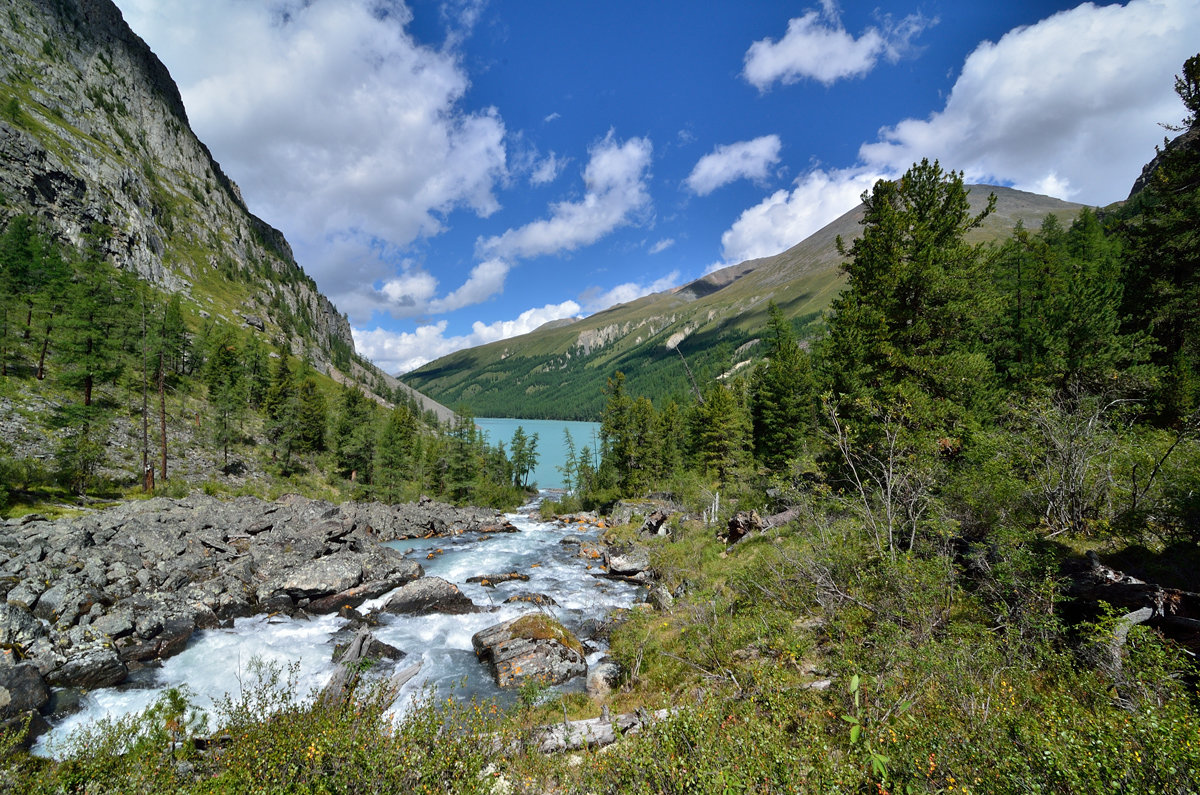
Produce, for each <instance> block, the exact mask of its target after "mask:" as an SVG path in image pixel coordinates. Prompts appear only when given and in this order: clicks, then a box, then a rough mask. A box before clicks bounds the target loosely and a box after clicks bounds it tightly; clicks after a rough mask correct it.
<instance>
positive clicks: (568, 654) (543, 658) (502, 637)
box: [471, 613, 587, 687]
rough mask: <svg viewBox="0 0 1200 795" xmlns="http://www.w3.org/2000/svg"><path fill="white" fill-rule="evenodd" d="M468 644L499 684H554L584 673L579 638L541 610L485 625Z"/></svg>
mask: <svg viewBox="0 0 1200 795" xmlns="http://www.w3.org/2000/svg"><path fill="white" fill-rule="evenodd" d="M471 645H472V646H474V647H475V656H476V657H478V658H479V659H480V660H482V661H483V662H485V663H487V664H488V666H489V667H490V668H491V670H492V675H493V676H494V677H495V679H496V684H497V685H499V686H500V687H519V686H521V685H522V684H524V683H525V682H527V681H530V680H532V681H534V682H538V683H539V684H543V685H557V684H561V683H563V682H565V681H567V680H568V679H572V678H574V677H576V676H582V675H583V674H586V673H587V662H586V661H585V660H584V658H583V647H582V646H581V645H580V643H579V639H578V638H576V637H575V636H574V635H572V634H571V632H570V631H569V630H567V629H566V628H565V627H563V625H562V624H559V623H558V622H557V621H555V620H554V619H552V618H550V617H549V616H546V615H544V614H542V613H529V614H527V615H524V616H521V617H519V618H514V619H512V620H511V621H505V622H503V623H501V624H497V625H495V626H492V627H488V628H487V629H485V630H482V631H480V632H477V633H475V635H474V636H473V637H472V638H471Z"/></svg>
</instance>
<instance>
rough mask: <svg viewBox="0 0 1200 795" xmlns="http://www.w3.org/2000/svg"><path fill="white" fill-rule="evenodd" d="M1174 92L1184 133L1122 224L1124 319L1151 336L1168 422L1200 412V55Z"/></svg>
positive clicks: (1163, 152) (1166, 150) (1161, 407)
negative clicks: (1181, 106) (1183, 114)
mask: <svg viewBox="0 0 1200 795" xmlns="http://www.w3.org/2000/svg"><path fill="white" fill-rule="evenodd" d="M1175 91H1176V93H1178V94H1179V97H1180V99H1182V100H1183V103H1184V107H1185V108H1187V111H1188V113H1187V116H1186V117H1185V119H1184V126H1186V127H1187V128H1188V129H1187V132H1186V133H1184V135H1182V136H1180V137H1179V138H1178V139H1176V140H1175V141H1174V142H1172V143H1170V144H1167V145H1165V146H1164V147H1163V148H1162V149H1160V150H1159V156H1158V162H1157V164H1156V168H1155V170H1154V171H1153V172H1152V173H1151V174H1150V177H1149V180H1148V184H1147V185H1146V188H1145V190H1143V191H1142V192H1141V193H1140V194H1139V195H1137V196H1136V197H1134V198H1133V200H1132V201H1131V202H1130V208H1129V210H1128V211H1127V214H1128V217H1127V219H1126V221H1125V223H1124V224H1123V226H1122V231H1123V234H1124V237H1125V239H1126V241H1127V250H1128V269H1127V271H1126V278H1125V290H1124V296H1123V299H1124V301H1123V306H1122V313H1123V314H1124V316H1125V324H1126V328H1127V329H1128V330H1132V331H1138V330H1142V329H1149V332H1150V334H1151V336H1152V337H1153V340H1154V343H1155V346H1156V351H1155V353H1154V355H1153V358H1152V363H1153V364H1155V365H1156V366H1158V367H1160V368H1161V370H1162V372H1163V383H1162V387H1161V389H1160V390H1159V392H1158V398H1157V402H1158V412H1159V414H1160V417H1161V420H1162V421H1163V422H1164V424H1175V423H1178V422H1179V421H1180V420H1182V419H1183V418H1185V417H1186V416H1188V415H1189V414H1190V413H1191V412H1193V411H1195V410H1196V409H1197V408H1200V312H1198V311H1197V307H1200V231H1197V230H1198V229H1200V226H1198V224H1197V221H1196V219H1197V218H1200V123H1198V120H1197V116H1198V114H1200V54H1197V55H1195V56H1193V57H1191V58H1189V59H1188V60H1187V61H1186V62H1185V63H1184V65H1183V73H1182V74H1181V75H1179V76H1177V77H1176V79H1175Z"/></svg>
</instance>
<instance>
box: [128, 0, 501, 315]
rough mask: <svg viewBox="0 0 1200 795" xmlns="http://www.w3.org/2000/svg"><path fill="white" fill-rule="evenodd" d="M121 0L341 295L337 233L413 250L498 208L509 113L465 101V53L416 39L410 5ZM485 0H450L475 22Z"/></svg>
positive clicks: (261, 206)
mask: <svg viewBox="0 0 1200 795" xmlns="http://www.w3.org/2000/svg"><path fill="white" fill-rule="evenodd" d="M118 4H119V5H120V7H121V9H122V11H123V13H124V15H125V17H126V18H127V19H128V20H129V21H130V23H131V25H132V27H133V28H134V29H135V30H137V31H138V33H139V34H140V35H142V36H143V37H144V38H146V39H147V41H149V43H150V45H151V47H153V48H154V50H155V51H156V52H157V53H159V54H160V56H161V57H163V58H164V60H165V61H166V62H167V66H168V68H170V69H171V73H172V75H173V76H174V77H175V79H176V80H177V81H178V82H179V85H180V90H181V92H182V94H183V98H184V102H185V104H186V106H187V109H188V114H189V116H190V118H191V121H192V125H193V127H194V128H195V129H196V131H197V133H198V135H199V136H200V138H201V139H202V140H204V141H205V142H206V143H207V144H208V145H209V146H210V147H211V148H212V150H213V152H214V155H215V156H216V158H217V159H218V160H220V161H221V163H222V165H223V167H224V168H225V170H226V171H227V173H229V174H233V175H236V176H237V179H238V182H239V183H240V186H241V188H242V191H243V193H244V194H245V196H246V198H247V201H248V203H249V204H250V206H251V207H252V208H253V209H254V211H255V212H256V213H258V214H259V215H262V216H263V217H265V218H267V219H268V220H269V221H270V222H272V223H274V224H275V225H277V226H280V227H282V228H283V230H284V232H285V233H286V234H287V236H288V238H289V239H290V240H291V241H292V242H293V244H295V245H296V248H297V253H298V254H299V255H300V259H301V260H302V261H303V262H304V266H305V269H306V270H308V271H309V272H310V273H312V274H313V275H314V276H315V277H316V278H317V281H318V283H319V284H321V285H322V286H323V287H324V288H325V289H326V290H327V291H328V292H329V293H331V297H332V298H334V300H335V301H338V302H339V303H341V302H342V299H343V293H341V292H339V289H341V290H346V289H347V288H346V287H344V286H342V285H345V284H346V281H345V279H344V278H342V277H343V275H344V274H343V272H342V270H341V269H342V267H343V265H344V263H341V262H338V261H336V258H331V257H330V252H329V249H328V242H329V239H330V238H337V237H339V236H357V237H359V238H362V239H365V240H379V241H385V242H386V244H388V245H391V246H394V247H400V248H403V247H405V246H407V245H409V244H410V243H412V242H413V241H414V240H416V239H418V238H419V237H422V236H427V235H434V234H437V233H438V232H439V231H441V230H442V229H443V224H444V217H445V215H446V214H447V213H449V212H451V211H453V210H456V209H460V208H465V209H468V210H470V211H473V212H475V213H477V214H479V215H483V216H486V215H488V214H490V213H492V212H493V211H495V210H496V209H497V208H498V207H499V204H498V202H497V199H496V197H495V194H494V188H495V185H496V184H497V183H498V182H499V181H500V180H503V179H504V178H505V177H506V176H507V171H506V152H505V146H504V138H505V127H504V123H503V121H502V120H501V118H500V116H499V114H498V113H497V112H496V111H495V110H494V109H481V110H477V111H471V110H467V109H465V108H464V107H463V106H462V98H463V96H464V94H465V92H466V90H467V88H468V79H467V76H466V73H465V72H464V70H463V68H462V66H461V64H460V63H459V61H458V59H457V57H456V55H455V54H454V52H453V50H452V49H443V50H434V49H432V48H429V47H426V46H423V45H421V44H420V43H419V42H417V41H416V40H415V39H414V38H413V37H412V36H411V35H410V34H409V33H408V31H407V29H406V26H407V25H408V24H409V23H410V21H411V13H410V12H409V10H408V9H407V7H406V6H404V5H403V4H401V3H395V4H392V3H389V4H387V5H386V6H385V5H381V4H379V3H377V2H373V0H270V2H262V3H246V2H241V1H240V0H180V2H172V3H169V4H164V3H159V2H157V1H156V0H118ZM480 7H481V4H480V3H477V2H471V1H470V0H468V1H466V2H456V3H452V4H450V5H449V6H447V8H448V9H449V10H448V11H447V13H449V14H451V15H452V16H453V17H454V19H456V20H457V23H456V24H458V29H459V30H467V29H469V27H470V25H472V24H474V20H475V19H477V16H478V9H479V8H480ZM214 49H215V50H218V52H216V53H214ZM359 267H367V266H366V265H361V266H359ZM370 267H371V268H373V269H374V270H373V272H372V273H370V274H363V275H364V276H371V277H374V278H368V279H367V283H374V282H375V281H377V280H380V279H383V280H386V279H387V278H388V277H390V276H391V273H390V272H389V270H390V269H389V266H387V265H386V264H384V263H383V262H380V261H379V260H378V259H377V258H376V259H374V260H373V261H372V263H371V264H370ZM360 283H361V282H360ZM351 302H353V300H352V301H351Z"/></svg>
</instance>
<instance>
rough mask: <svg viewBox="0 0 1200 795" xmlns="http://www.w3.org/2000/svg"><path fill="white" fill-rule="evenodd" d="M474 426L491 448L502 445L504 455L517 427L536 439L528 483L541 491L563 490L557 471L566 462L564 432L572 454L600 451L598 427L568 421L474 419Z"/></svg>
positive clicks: (593, 423) (587, 423) (589, 423)
mask: <svg viewBox="0 0 1200 795" xmlns="http://www.w3.org/2000/svg"><path fill="white" fill-rule="evenodd" d="M475 424H476V425H477V426H479V429H480V430H482V431H483V433H484V435H485V436H487V438H488V442H489V443H490V444H493V445H494V444H497V443H498V442H503V443H504V449H505V451H508V450H509V447H510V445H509V442H511V441H512V436H513V431H515V430H516V429H517V428H518V427H519V428H524V429H525V435H526V436H533V435H534V434H535V433H536V434H537V436H538V444H537V455H538V463H537V466H536V467H534V469H533V474H532V475H531V476H530V478H529V481H530V484H531V485H534V484H536V485H537V486H538V487H539V488H543V489H561V488H563V479H562V473H561V472H559V469H558V468H559V467H561V466H563V465H564V464H565V463H566V461H567V445H566V439H565V438H564V436H563V431H564V430H565V431H570V432H571V438H572V439H573V440H574V441H575V450H576V451H577V452H578V451H581V450H583V448H585V447H588V448H590V449H591V451H592V452H593V453H595V452H597V451H598V450H599V442H598V441H597V439H598V437H599V436H600V423H598V422H575V421H570V420H514V419H502V418H494V417H477V418H476V419H475Z"/></svg>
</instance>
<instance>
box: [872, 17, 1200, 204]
mask: <svg viewBox="0 0 1200 795" xmlns="http://www.w3.org/2000/svg"><path fill="white" fill-rule="evenodd" d="M1197 41H1200V6H1198V4H1197V3H1196V0H1131V2H1129V3H1128V4H1127V5H1124V6H1121V5H1108V6H1103V7H1097V6H1094V5H1092V4H1091V3H1085V4H1083V5H1081V6H1079V7H1077V8H1074V9H1071V10H1069V11H1063V12H1061V13H1059V14H1055V15H1054V16H1051V17H1049V18H1047V19H1045V20H1042V21H1041V22H1039V23H1037V24H1035V25H1031V26H1028V27H1022V28H1017V29H1015V30H1012V31H1010V32H1009V33H1007V34H1005V35H1004V36H1003V37H1002V38H1001V39H1000V40H999V41H998V42H996V43H991V42H984V43H983V44H980V45H979V46H978V47H977V48H976V49H975V51H974V52H972V53H971V54H970V55H969V56H968V57H967V60H966V62H965V63H964V64H963V68H962V73H961V74H960V76H959V77H958V80H957V81H956V82H955V85H954V88H953V90H952V91H951V93H950V96H949V98H948V99H947V101H946V106H945V108H944V109H943V110H941V111H938V112H937V113H934V114H932V115H931V116H930V117H929V118H928V119H924V120H917V119H907V120H905V121H902V122H900V123H899V124H897V125H895V126H892V127H887V128H885V129H883V130H881V132H880V140H879V141H878V142H876V143H870V144H866V145H864V146H863V147H862V148H861V150H860V156H861V158H862V159H863V161H865V162H866V163H867V164H869V165H871V166H873V167H876V168H880V169H888V170H897V171H902V170H904V169H906V168H907V167H908V166H909V165H911V164H912V163H913V162H916V161H918V160H920V159H921V158H922V157H929V158H931V159H932V158H935V157H936V158H938V159H940V160H941V162H942V165H943V166H944V167H946V168H952V169H956V170H962V171H965V172H966V176H967V179H968V180H971V181H1003V182H1010V183H1012V184H1014V185H1015V186H1016V187H1018V188H1021V189H1024V190H1032V191H1037V192H1048V193H1050V194H1051V195H1055V196H1058V197H1060V198H1072V199H1075V200H1078V201H1083V202H1086V203H1089V204H1098V205H1103V204H1107V203H1109V202H1112V201H1115V200H1117V199H1122V198H1124V197H1125V195H1126V194H1127V193H1128V191H1129V188H1130V186H1131V185H1132V184H1133V181H1134V179H1135V178H1136V177H1137V175H1138V173H1140V169H1141V166H1142V165H1143V164H1144V163H1145V162H1146V161H1148V160H1149V159H1150V158H1151V157H1152V156H1153V154H1154V145H1155V144H1156V143H1159V142H1161V140H1162V136H1163V131H1162V129H1161V128H1159V127H1158V126H1156V122H1160V121H1165V122H1171V121H1177V120H1178V119H1179V118H1181V116H1182V105H1181V104H1180V103H1179V101H1178V99H1177V97H1176V95H1175V94H1174V91H1173V87H1174V79H1173V76H1174V75H1175V74H1176V73H1177V72H1178V71H1179V70H1180V67H1181V65H1182V64H1183V62H1184V60H1186V59H1187V58H1188V57H1190V56H1191V55H1194V54H1195V52H1196V42H1197Z"/></svg>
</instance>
